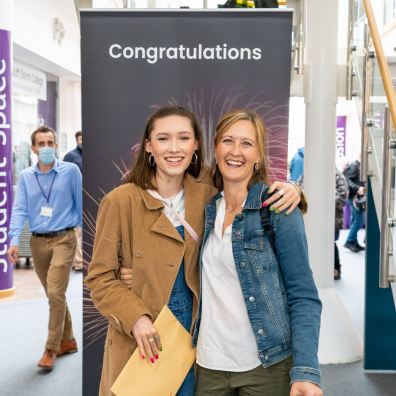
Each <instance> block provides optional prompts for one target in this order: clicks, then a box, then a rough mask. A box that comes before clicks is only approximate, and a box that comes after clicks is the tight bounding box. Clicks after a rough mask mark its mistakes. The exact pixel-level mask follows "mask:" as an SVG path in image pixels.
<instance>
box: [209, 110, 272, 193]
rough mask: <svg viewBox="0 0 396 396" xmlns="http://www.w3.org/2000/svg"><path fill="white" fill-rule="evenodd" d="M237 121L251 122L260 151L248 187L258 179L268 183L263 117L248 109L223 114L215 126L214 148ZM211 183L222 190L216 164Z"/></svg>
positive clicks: (265, 134)
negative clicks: (258, 159) (258, 160)
mask: <svg viewBox="0 0 396 396" xmlns="http://www.w3.org/2000/svg"><path fill="white" fill-rule="evenodd" d="M238 121H250V122H251V123H252V124H253V126H254V129H255V130H256V139H257V144H258V149H259V152H260V162H259V163H258V166H257V168H254V169H253V174H252V177H251V179H250V180H249V185H248V187H249V188H250V187H251V186H252V185H253V184H255V183H257V182H259V181H260V182H264V183H266V184H269V176H268V172H269V164H268V155H267V153H266V150H267V147H268V146H267V132H266V130H265V126H264V121H263V119H262V118H261V117H260V116H259V115H258V114H257V113H256V112H254V111H252V110H248V109H236V110H232V111H230V112H228V113H226V114H224V115H223V117H221V119H220V121H219V122H218V124H217V127H216V134H215V137H214V147H215V148H216V146H217V145H218V143H219V142H220V139H221V138H222V137H223V135H224V133H225V132H226V131H227V130H228V129H229V128H230V127H231V126H232V125H234V124H235V123H236V122H238ZM213 183H214V185H215V187H216V188H217V189H218V190H219V191H222V190H223V187H224V186H223V176H222V175H221V173H220V169H219V167H218V166H217V164H215V169H214V174H213Z"/></svg>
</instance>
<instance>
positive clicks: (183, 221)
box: [146, 190, 201, 244]
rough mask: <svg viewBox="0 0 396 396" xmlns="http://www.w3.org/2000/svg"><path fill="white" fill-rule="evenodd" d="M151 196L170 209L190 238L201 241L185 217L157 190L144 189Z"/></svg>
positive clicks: (197, 241)
mask: <svg viewBox="0 0 396 396" xmlns="http://www.w3.org/2000/svg"><path fill="white" fill-rule="evenodd" d="M146 191H147V192H148V193H149V194H150V195H151V196H152V197H153V198H155V199H158V201H161V202H162V203H163V204H164V205H165V206H166V207H167V208H168V209H170V211H171V212H172V213H173V214H174V215H175V216H176V217H177V219H178V220H179V221H180V223H182V224H183V226H184V228H185V229H186V230H187V232H188V233H189V234H190V235H191V237H192V239H194V241H195V242H196V243H198V244H199V243H200V242H201V238H200V237H199V235H198V234H197V232H196V231H195V230H194V228H192V227H191V225H190V224H189V223H188V222H187V220H186V219H184V218H183V217H182V216H180V214H179V213H178V212H177V211H176V210H175V209H174V208H173V207H172V206H170V205H168V203H167V202H166V201H165V198H163V197H162V196H161V195H160V194H159V193H158V192H157V191H154V190H146Z"/></svg>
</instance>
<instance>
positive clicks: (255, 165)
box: [253, 162, 259, 172]
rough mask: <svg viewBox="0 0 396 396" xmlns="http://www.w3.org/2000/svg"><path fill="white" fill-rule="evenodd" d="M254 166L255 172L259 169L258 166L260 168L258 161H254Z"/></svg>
mask: <svg viewBox="0 0 396 396" xmlns="http://www.w3.org/2000/svg"><path fill="white" fill-rule="evenodd" d="M253 168H254V171H255V172H257V171H258V168H259V166H258V162H255V163H254V167H253Z"/></svg>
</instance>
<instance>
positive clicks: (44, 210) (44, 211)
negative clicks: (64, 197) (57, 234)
mask: <svg viewBox="0 0 396 396" xmlns="http://www.w3.org/2000/svg"><path fill="white" fill-rule="evenodd" d="M35 175H36V180H37V184H38V186H39V187H40V190H41V193H42V194H43V196H44V198H45V200H46V201H47V206H42V207H41V211H40V216H44V217H52V212H53V211H54V209H53V208H51V207H50V205H49V200H50V197H51V192H52V186H53V184H54V180H55V177H56V175H57V174H56V172H55V174H54V177H53V178H52V182H51V186H50V188H49V191H48V195H47V194H46V193H45V192H44V190H43V187H42V186H41V184H40V182H39V179H38V176H37V173H36V174H35Z"/></svg>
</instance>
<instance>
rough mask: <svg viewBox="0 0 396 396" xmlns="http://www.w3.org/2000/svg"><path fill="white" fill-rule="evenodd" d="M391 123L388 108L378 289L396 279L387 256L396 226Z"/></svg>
mask: <svg viewBox="0 0 396 396" xmlns="http://www.w3.org/2000/svg"><path fill="white" fill-rule="evenodd" d="M391 130H392V127H391V123H390V117H389V108H388V107H386V109H385V125H384V157H383V176H382V189H383V190H382V191H383V192H382V209H381V241H380V268H379V287H381V288H388V287H389V282H395V281H396V277H395V276H394V275H389V256H392V255H393V248H392V246H391V244H390V243H389V242H390V239H391V231H390V228H391V227H394V225H395V224H396V219H392V218H390V216H389V212H390V211H389V208H390V198H391V194H390V193H391V191H390V188H389V187H390V183H391V173H392V172H391V167H392V162H391V161H390V150H393V149H395V148H396V139H394V138H391Z"/></svg>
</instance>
